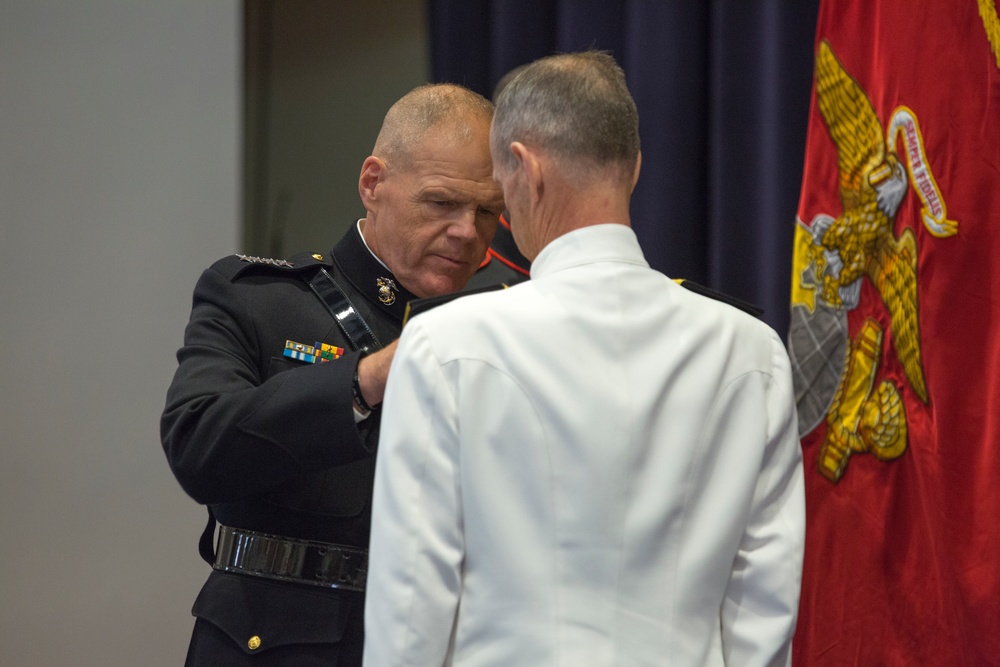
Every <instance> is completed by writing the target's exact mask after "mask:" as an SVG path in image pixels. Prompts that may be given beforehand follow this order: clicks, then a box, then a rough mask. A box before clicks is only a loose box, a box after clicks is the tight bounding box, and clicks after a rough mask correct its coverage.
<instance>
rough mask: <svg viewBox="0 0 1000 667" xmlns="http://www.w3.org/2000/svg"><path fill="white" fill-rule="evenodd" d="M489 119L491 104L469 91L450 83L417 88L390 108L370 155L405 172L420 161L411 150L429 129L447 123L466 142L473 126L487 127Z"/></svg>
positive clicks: (491, 109)
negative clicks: (482, 124) (480, 124)
mask: <svg viewBox="0 0 1000 667" xmlns="http://www.w3.org/2000/svg"><path fill="white" fill-rule="evenodd" d="M492 118H493V103H492V102H490V101H489V100H487V99H486V98H485V97H483V96H482V95H480V94H479V93H475V92H473V91H471V90H469V89H468V88H464V87H462V86H459V85H455V84H450V83H438V84H427V85H423V86H418V87H417V88H414V89H413V90H411V91H410V92H408V93H407V94H406V95H404V96H403V97H401V98H400V99H399V101H397V102H396V103H395V104H393V105H392V106H391V107H390V108H389V111H388V112H387V113H386V114H385V119H384V120H383V121H382V129H381V130H379V133H378V137H377V138H376V139H375V147H374V148H373V149H372V155H374V156H376V157H379V158H382V159H383V160H385V162H386V164H387V165H389V168H390V169H393V168H404V169H405V168H406V167H408V166H409V164H410V163H411V161H412V160H413V159H415V158H419V156H417V155H413V150H412V149H413V147H415V146H419V144H420V142H421V140H422V139H423V137H424V135H426V134H427V132H428V131H430V130H431V129H434V128H436V127H438V126H439V125H442V124H444V123H445V122H447V123H448V124H449V126H450V128H451V129H452V130H453V131H454V132H455V133H456V134H457V135H458V136H460V137H463V138H467V137H469V136H472V124H473V123H474V122H477V121H478V122H484V123H486V124H489V122H490V120H492Z"/></svg>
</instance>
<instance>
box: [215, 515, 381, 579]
mask: <svg viewBox="0 0 1000 667" xmlns="http://www.w3.org/2000/svg"><path fill="white" fill-rule="evenodd" d="M213 567H214V568H215V569H216V570H222V571H223V572H237V573H239V574H249V575H252V576H255V577H265V578H267V579H278V580H281V581H289V582H294V583H297V584H309V585H312V586H322V587H324V588H342V589H345V590H349V591H364V590H365V578H366V576H367V575H368V550H367V549H358V548H356V547H348V546H343V545H340V544H328V543H326V542H315V541H312V540H295V539H290V538H287V537H280V536H278V535H268V534H267V533H258V532H255V531H252V530H242V529H240V528H230V527H229V526H223V525H221V524H220V525H219V542H218V545H217V546H216V549H215V564H214V565H213Z"/></svg>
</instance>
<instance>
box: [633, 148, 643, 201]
mask: <svg viewBox="0 0 1000 667" xmlns="http://www.w3.org/2000/svg"><path fill="white" fill-rule="evenodd" d="M641 166H642V151H639V153H638V154H637V155H636V156H635V172H634V173H633V174H632V190H631V191H633V192H634V191H635V184H636V183H638V182H639V167H641Z"/></svg>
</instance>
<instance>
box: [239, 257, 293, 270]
mask: <svg viewBox="0 0 1000 667" xmlns="http://www.w3.org/2000/svg"><path fill="white" fill-rule="evenodd" d="M236 256H237V257H239V258H240V261H241V262H250V263H251V264H264V265H266V266H287V267H291V266H294V265H293V264H292V263H291V262H289V261H288V260H286V259H271V258H270V257H257V256H255V255H236Z"/></svg>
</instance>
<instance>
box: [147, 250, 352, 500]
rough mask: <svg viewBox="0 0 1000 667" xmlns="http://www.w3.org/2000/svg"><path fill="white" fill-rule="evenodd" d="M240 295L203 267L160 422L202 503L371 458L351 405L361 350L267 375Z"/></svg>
mask: <svg viewBox="0 0 1000 667" xmlns="http://www.w3.org/2000/svg"><path fill="white" fill-rule="evenodd" d="M241 297H242V294H240V293H238V290H237V288H236V287H235V286H234V284H233V283H232V281H231V280H229V279H228V278H227V277H226V276H224V275H223V274H221V273H220V272H219V271H217V270H215V269H208V270H207V271H205V272H204V273H203V274H202V276H201V278H200V279H199V281H198V284H197V286H196V287H195V292H194V305H193V308H192V311H191V319H190V321H189V323H188V326H187V329H186V330H185V333H184V346H183V347H182V348H181V349H180V350H179V351H178V353H177V359H178V362H179V365H178V368H177V371H176V373H175V375H174V379H173V382H172V383H171V385H170V388H169V390H168V391H167V402H166V408H165V409H164V412H163V416H162V417H161V420H160V436H161V440H162V444H163V448H164V451H165V453H166V455H167V459H168V461H169V463H170V466H171V469H172V470H173V472H174V475H175V476H176V477H177V479H178V481H179V482H180V484H181V486H182V487H183V488H184V490H185V491H186V492H187V493H188V494H189V495H191V496H192V497H193V498H194V499H195V500H197V501H198V502H201V503H218V502H228V501H232V500H238V499H240V498H243V497H247V496H251V495H257V494H259V493H261V492H263V491H266V490H268V489H270V488H272V487H274V486H277V485H279V484H281V483H282V482H284V481H287V480H289V479H292V478H294V477H297V476H300V475H302V474H303V473H311V472H316V471H317V470H322V469H324V468H328V467H331V466H334V465H337V464H340V463H346V462H348V461H352V460H356V459H358V458H361V457H363V456H368V455H370V452H369V451H367V449H366V448H365V445H364V442H363V440H362V438H361V436H360V434H359V432H358V427H357V426H356V425H355V422H354V414H353V410H352V408H351V402H352V399H351V379H352V377H353V374H354V369H355V367H356V366H357V361H358V357H357V355H356V354H348V355H345V356H344V357H341V358H340V359H338V360H336V361H333V362H329V363H323V364H315V365H308V366H302V367H298V368H293V369H291V370H286V371H284V372H281V373H277V374H274V375H273V376H271V377H269V378H265V375H266V370H263V369H262V367H263V365H264V364H263V363H262V362H260V361H259V359H260V358H261V352H260V350H258V349H257V342H256V340H257V339H256V336H255V331H254V326H255V323H254V319H253V317H252V315H251V313H250V309H249V307H248V306H247V304H245V303H243V302H242V301H241ZM289 310H291V308H290V309H289ZM293 313H294V311H291V312H290V315H289V316H294V315H293ZM268 358H269V357H268Z"/></svg>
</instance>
